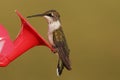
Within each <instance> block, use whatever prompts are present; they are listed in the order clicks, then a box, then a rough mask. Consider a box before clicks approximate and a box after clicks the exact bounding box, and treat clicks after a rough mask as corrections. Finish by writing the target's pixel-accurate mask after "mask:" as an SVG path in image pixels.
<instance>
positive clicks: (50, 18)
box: [27, 10, 71, 76]
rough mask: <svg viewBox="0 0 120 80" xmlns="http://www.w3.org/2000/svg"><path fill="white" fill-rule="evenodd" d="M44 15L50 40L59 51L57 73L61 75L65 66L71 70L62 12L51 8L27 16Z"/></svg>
mask: <svg viewBox="0 0 120 80" xmlns="http://www.w3.org/2000/svg"><path fill="white" fill-rule="evenodd" d="M38 16H43V17H44V18H45V19H46V20H47V22H48V40H49V42H50V44H51V45H52V46H53V47H54V48H55V50H56V52H57V53H58V56H59V60H58V65H57V75H58V76H59V75H61V74H62V71H63V69H64V67H65V68H66V69H67V70H71V65H70V60H69V52H70V50H69V48H68V45H67V42H66V39H65V35H64V32H63V30H62V26H61V21H60V14H59V13H58V12H57V11H56V10H49V11H46V12H44V13H42V14H36V15H32V16H28V17H27V18H32V17H38Z"/></svg>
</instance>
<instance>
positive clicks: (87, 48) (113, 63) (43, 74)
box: [0, 0, 120, 80]
mask: <svg viewBox="0 0 120 80" xmlns="http://www.w3.org/2000/svg"><path fill="white" fill-rule="evenodd" d="M15 9H17V10H18V11H19V12H20V13H21V14H22V15H23V16H24V17H26V16H28V15H32V14H36V13H42V12H44V11H47V10H50V9H56V10H57V11H58V12H59V13H60V14H61V21H62V25H63V29H64V32H65V34H66V38H67V41H68V44H69V47H70V49H71V54H70V58H71V62H72V68H73V69H72V71H67V70H64V72H63V74H62V76H61V77H57V76H56V65H57V56H56V55H54V54H52V52H51V51H50V50H49V49H48V48H47V47H34V48H32V49H30V50H29V51H27V52H26V53H25V54H23V55H22V56H20V57H19V58H17V59H16V60H15V61H13V62H12V63H11V64H9V65H8V66H7V67H4V68H0V80H120V1H119V0H23V1H22V0H10V1H9V0H1V1H0V10H1V11H0V23H2V24H3V25H4V26H5V28H6V29H7V30H8V32H9V34H10V36H11V39H12V40H14V39H15V38H16V36H17V34H18V32H19V30H20V24H21V23H20V20H19V18H18V17H17V15H16V13H15V12H14V10H15ZM28 21H29V22H30V23H31V24H32V25H33V26H34V27H35V29H36V30H37V31H38V32H39V33H40V34H41V35H42V36H44V38H46V39H47V29H48V27H47V23H46V20H45V19H43V18H33V19H28Z"/></svg>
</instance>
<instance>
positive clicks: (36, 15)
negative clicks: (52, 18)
mask: <svg viewBox="0 0 120 80" xmlns="http://www.w3.org/2000/svg"><path fill="white" fill-rule="evenodd" d="M39 16H45V14H44V13H43V14H35V15H31V16H27V18H32V17H39Z"/></svg>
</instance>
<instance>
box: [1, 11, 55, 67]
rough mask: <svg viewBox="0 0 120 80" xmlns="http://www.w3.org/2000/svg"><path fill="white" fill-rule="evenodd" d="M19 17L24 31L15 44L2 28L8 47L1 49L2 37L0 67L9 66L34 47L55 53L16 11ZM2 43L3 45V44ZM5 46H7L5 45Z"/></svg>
mask: <svg viewBox="0 0 120 80" xmlns="http://www.w3.org/2000/svg"><path fill="white" fill-rule="evenodd" d="M16 13H17V15H18V16H19V18H20V19H21V23H22V24H21V26H22V29H21V31H20V33H19V35H18V36H17V38H16V39H15V41H14V42H12V41H11V40H10V38H9V36H8V34H7V32H6V31H5V29H4V30H3V29H1V28H2V26H0V27H1V28H0V31H3V32H4V33H3V32H0V36H1V34H4V35H2V37H3V39H4V37H5V36H7V37H6V38H5V39H6V43H4V44H6V47H1V46H2V44H3V42H2V41H1V40H2V37H0V66H1V67H4V66H7V65H8V64H9V63H10V62H11V61H13V60H14V59H16V58H17V57H19V56H20V55H21V54H23V53H24V52H25V51H27V50H28V49H30V48H32V47H34V46H47V47H48V48H50V49H51V51H54V49H53V48H52V46H51V45H50V44H49V43H48V42H47V41H46V40H45V39H44V38H43V37H42V36H41V35H39V34H38V33H37V32H36V30H35V29H34V28H33V27H32V26H31V25H30V24H29V23H28V22H27V21H26V20H25V18H24V17H22V15H21V14H20V13H19V12H18V11H16ZM1 42H2V43H1ZM4 46H5V45H4Z"/></svg>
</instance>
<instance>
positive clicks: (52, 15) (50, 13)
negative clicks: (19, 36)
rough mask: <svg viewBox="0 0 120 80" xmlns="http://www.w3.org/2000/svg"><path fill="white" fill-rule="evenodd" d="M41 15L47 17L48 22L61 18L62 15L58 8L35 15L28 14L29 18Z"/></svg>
mask: <svg viewBox="0 0 120 80" xmlns="http://www.w3.org/2000/svg"><path fill="white" fill-rule="evenodd" d="M39 16H43V17H44V18H45V19H47V21H48V23H52V22H55V21H58V20H60V15H59V13H58V12H57V11H56V10H49V11H46V12H44V13H42V14H35V15H31V16H28V17H27V18H32V17H39Z"/></svg>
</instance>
